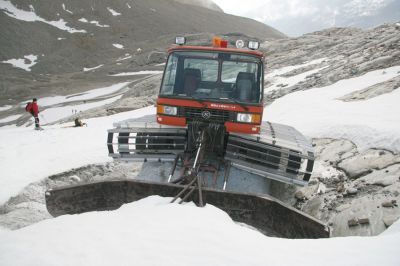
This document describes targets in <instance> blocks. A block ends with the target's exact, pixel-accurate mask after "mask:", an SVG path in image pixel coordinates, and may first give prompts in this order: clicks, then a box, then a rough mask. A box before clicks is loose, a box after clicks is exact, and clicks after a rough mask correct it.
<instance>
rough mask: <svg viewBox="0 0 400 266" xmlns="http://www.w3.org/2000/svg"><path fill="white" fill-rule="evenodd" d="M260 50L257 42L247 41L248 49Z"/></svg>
mask: <svg viewBox="0 0 400 266" xmlns="http://www.w3.org/2000/svg"><path fill="white" fill-rule="evenodd" d="M258 48H260V43H259V42H257V41H249V49H251V50H257V49H258Z"/></svg>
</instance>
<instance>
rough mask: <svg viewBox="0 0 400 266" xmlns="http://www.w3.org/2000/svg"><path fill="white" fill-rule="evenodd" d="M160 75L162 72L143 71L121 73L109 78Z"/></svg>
mask: <svg viewBox="0 0 400 266" xmlns="http://www.w3.org/2000/svg"><path fill="white" fill-rule="evenodd" d="M161 73H162V71H158V70H143V71H137V72H123V73H118V74H113V75H110V76H113V77H120V76H135V75H156V74H161Z"/></svg>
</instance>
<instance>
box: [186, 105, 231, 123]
mask: <svg viewBox="0 0 400 266" xmlns="http://www.w3.org/2000/svg"><path fill="white" fill-rule="evenodd" d="M204 111H209V112H210V114H211V115H210V117H209V118H208V119H205V118H203V116H202V112H204ZM180 115H181V116H184V117H186V118H187V119H189V120H197V121H208V122H214V123H225V122H226V121H232V120H233V119H232V118H231V114H230V112H229V111H226V110H215V109H207V108H190V107H183V108H181V110H180ZM232 115H233V114H232Z"/></svg>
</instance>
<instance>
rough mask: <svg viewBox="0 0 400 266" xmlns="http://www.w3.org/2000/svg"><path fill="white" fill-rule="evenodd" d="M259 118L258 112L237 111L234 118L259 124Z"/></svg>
mask: <svg viewBox="0 0 400 266" xmlns="http://www.w3.org/2000/svg"><path fill="white" fill-rule="evenodd" d="M260 118H261V116H260V115H259V114H246V113H238V114H237V118H236V120H237V121H238V122H243V123H254V124H259V123H260V121H261V119H260Z"/></svg>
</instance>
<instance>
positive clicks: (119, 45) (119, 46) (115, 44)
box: [113, 43, 124, 49]
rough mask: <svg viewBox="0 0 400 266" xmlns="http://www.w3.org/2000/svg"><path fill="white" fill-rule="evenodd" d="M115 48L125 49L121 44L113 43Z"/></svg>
mask: <svg viewBox="0 0 400 266" xmlns="http://www.w3.org/2000/svg"><path fill="white" fill-rule="evenodd" d="M113 46H114V47H115V48H118V49H124V46H123V45H122V44H119V43H113Z"/></svg>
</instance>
